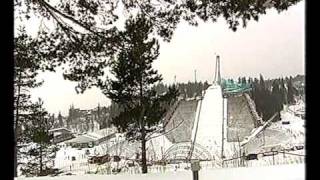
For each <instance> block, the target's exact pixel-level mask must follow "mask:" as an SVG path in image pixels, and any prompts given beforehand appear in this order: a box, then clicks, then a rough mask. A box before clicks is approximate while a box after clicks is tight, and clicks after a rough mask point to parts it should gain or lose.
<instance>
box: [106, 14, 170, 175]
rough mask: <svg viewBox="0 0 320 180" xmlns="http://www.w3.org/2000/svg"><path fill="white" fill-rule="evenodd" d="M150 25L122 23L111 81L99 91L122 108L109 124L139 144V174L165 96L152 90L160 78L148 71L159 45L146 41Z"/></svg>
mask: <svg viewBox="0 0 320 180" xmlns="http://www.w3.org/2000/svg"><path fill="white" fill-rule="evenodd" d="M151 32H152V24H151V23H150V22H149V21H147V20H146V19H145V18H144V17H143V16H141V15H138V16H137V17H136V18H130V19H129V20H128V21H126V24H125V31H123V32H122V33H121V38H122V41H123V42H125V43H124V44H123V45H122V50H121V51H120V52H119V54H118V55H117V57H116V58H115V59H113V60H112V61H111V63H110V65H111V73H112V75H113V76H114V79H109V80H108V81H107V85H106V89H105V90H104V91H103V92H104V93H105V94H106V95H107V96H108V97H109V98H110V99H111V100H112V101H114V102H115V103H117V104H118V105H120V106H121V108H123V111H122V112H120V113H119V115H118V116H117V117H115V118H113V120H112V122H113V124H114V125H116V126H117V127H118V129H119V130H121V131H123V132H126V135H127V137H128V138H131V139H135V140H140V142H141V157H142V173H147V164H146V162H147V159H146V140H147V139H146V135H147V134H148V133H150V132H151V131H152V130H153V129H154V128H153V126H154V125H156V124H157V123H159V121H160V120H161V118H162V117H163V115H164V113H165V108H164V106H163V105H162V104H163V102H164V101H165V100H166V96H167V95H168V93H166V94H165V95H159V94H157V93H156V91H155V90H154V88H153V87H154V86H155V85H156V84H157V83H159V82H160V81H161V80H162V78H161V76H160V75H159V74H158V72H157V71H156V70H154V69H153V68H152V63H153V61H154V60H155V59H156V58H157V57H158V55H159V44H158V42H157V41H156V40H155V39H154V38H150V37H149V34H150V33H151Z"/></svg>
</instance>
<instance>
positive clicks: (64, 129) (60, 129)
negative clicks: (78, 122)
mask: <svg viewBox="0 0 320 180" xmlns="http://www.w3.org/2000/svg"><path fill="white" fill-rule="evenodd" d="M56 131H68V132H71V130H69V129H67V128H64V127H61V128H54V129H50V130H49V132H56Z"/></svg>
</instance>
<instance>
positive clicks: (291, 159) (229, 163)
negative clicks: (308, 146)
mask: <svg viewBox="0 0 320 180" xmlns="http://www.w3.org/2000/svg"><path fill="white" fill-rule="evenodd" d="M256 155H257V157H256V159H254V160H245V158H246V156H240V157H236V158H232V159H226V160H223V161H222V167H224V168H228V167H253V166H270V165H283V164H300V163H304V162H305V155H302V154H296V153H291V152H287V151H285V150H283V151H268V152H264V153H258V154H256Z"/></svg>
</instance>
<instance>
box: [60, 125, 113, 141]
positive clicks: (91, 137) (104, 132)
mask: <svg viewBox="0 0 320 180" xmlns="http://www.w3.org/2000/svg"><path fill="white" fill-rule="evenodd" d="M114 133H116V129H115V128H105V129H100V130H98V131H95V132H91V133H88V134H83V135H80V136H77V137H76V138H73V139H70V140H68V141H65V142H66V143H89V142H93V141H97V140H99V139H101V138H103V137H106V136H109V135H112V134H114Z"/></svg>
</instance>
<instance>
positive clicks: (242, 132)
mask: <svg viewBox="0 0 320 180" xmlns="http://www.w3.org/2000/svg"><path fill="white" fill-rule="evenodd" d="M250 100H251V99H250V97H249V96H248V95H247V94H245V93H242V92H240V93H228V94H227V93H225V92H224V91H223V89H222V87H221V86H220V85H219V84H218V83H213V84H212V85H211V86H209V87H208V89H206V90H205V91H204V92H203V96H202V97H201V98H198V99H194V100H180V101H179V103H177V105H176V107H174V109H175V111H174V113H173V115H172V116H171V118H170V119H169V121H168V124H167V125H166V126H165V134H166V138H167V139H168V140H169V141H170V142H172V143H173V145H172V146H171V147H170V148H169V149H168V150H167V151H166V152H165V154H164V159H167V160H174V159H176V160H177V159H179V160H183V159H184V160H190V159H201V160H221V158H222V157H224V158H226V157H232V156H234V152H237V148H238V143H239V141H242V140H243V139H244V137H246V136H248V135H250V133H251V131H252V130H253V129H254V128H255V127H256V126H257V124H258V123H257V118H256V117H255V113H256V112H255V109H254V105H252V102H251V101H252V100H251V101H250Z"/></svg>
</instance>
